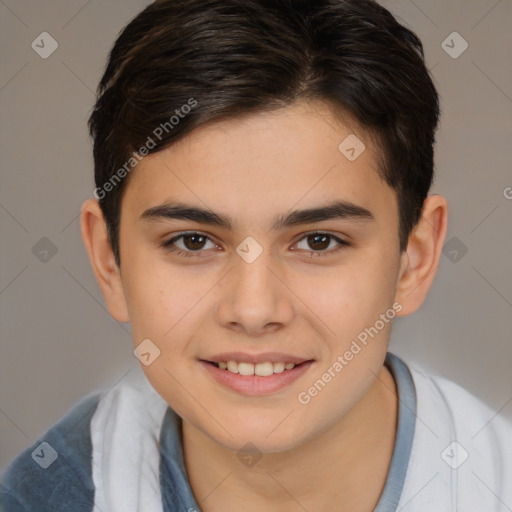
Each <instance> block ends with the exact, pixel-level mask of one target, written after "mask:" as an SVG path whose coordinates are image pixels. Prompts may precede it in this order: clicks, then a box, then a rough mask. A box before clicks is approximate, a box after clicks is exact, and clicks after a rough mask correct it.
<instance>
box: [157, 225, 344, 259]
mask: <svg viewBox="0 0 512 512" xmlns="http://www.w3.org/2000/svg"><path fill="white" fill-rule="evenodd" d="M187 235H200V236H203V237H206V238H207V240H209V241H211V242H213V241H212V240H210V237H209V236H207V235H205V234H204V233H200V232H198V231H187V232H185V233H181V234H179V235H178V236H175V237H173V238H171V239H170V240H167V241H165V242H163V243H162V247H163V248H164V249H166V250H168V251H170V252H172V253H174V254H176V255H178V256H185V257H187V258H188V257H195V258H197V257H199V258H201V257H202V256H201V253H202V252H204V250H202V249H199V250H197V251H183V250H182V249H179V248H177V247H176V246H175V245H174V243H175V242H176V241H178V240H179V239H181V238H183V237H185V236H187ZM314 235H325V236H328V237H330V238H331V239H333V240H335V241H336V242H338V244H339V245H338V247H337V248H335V249H331V250H323V251H313V250H311V251H310V252H311V253H312V255H313V254H317V255H318V256H320V257H323V256H326V255H330V254H333V253H337V252H339V251H341V250H343V249H344V248H346V247H349V246H350V245H351V244H349V243H348V242H346V241H345V240H342V239H341V238H339V237H337V236H335V235H333V234H332V233H329V232H325V231H313V232H311V233H306V234H305V235H304V236H303V237H302V238H300V239H299V240H298V241H297V242H296V243H299V242H301V241H302V240H304V239H305V238H308V237H309V236H314ZM302 250H304V249H302Z"/></svg>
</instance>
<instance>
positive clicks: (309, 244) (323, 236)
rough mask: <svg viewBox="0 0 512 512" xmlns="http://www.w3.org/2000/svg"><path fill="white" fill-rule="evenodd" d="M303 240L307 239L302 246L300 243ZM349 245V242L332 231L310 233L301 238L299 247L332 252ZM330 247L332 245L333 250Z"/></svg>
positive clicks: (320, 251) (319, 251)
mask: <svg viewBox="0 0 512 512" xmlns="http://www.w3.org/2000/svg"><path fill="white" fill-rule="evenodd" d="M303 241H305V243H304V244H303V246H302V247H301V246H300V244H301V243H303ZM332 242H335V244H334V248H332V247H333V246H332V245H331V244H332ZM348 245H350V244H349V243H348V242H345V241H344V240H342V239H341V238H338V237H337V236H334V235H333V234H331V233H310V234H309V235H306V236H304V237H303V238H301V240H299V242H298V245H297V247H298V248H299V249H301V250H305V251H313V252H317V253H327V254H330V253H333V252H336V251H338V250H340V249H343V247H344V246H348ZM329 247H331V250H327V249H328V248H329Z"/></svg>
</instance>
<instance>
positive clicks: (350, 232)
mask: <svg viewBox="0 0 512 512" xmlns="http://www.w3.org/2000/svg"><path fill="white" fill-rule="evenodd" d="M354 133H355V135H356V136H357V137H358V139H359V140H360V141H362V142H363V143H364V145H365V149H364V151H363V152H362V153H361V154H360V155H359V156H358V157H357V158H356V159H355V160H354V159H353V156H354V155H355V156H357V150H358V147H356V148H355V151H354V152H353V151H351V150H350V146H354V144H353V140H352V144H349V145H348V146H349V147H348V148H347V147H345V145H342V150H340V149H339V145H340V143H341V142H342V141H344V139H346V137H348V136H349V135H351V134H354ZM350 141H351V139H349V142H350ZM347 155H348V156H350V157H351V158H350V159H349V158H347ZM351 160H353V161H351ZM376 169H377V153H376V150H375V148H374V147H373V146H372V144H371V141H370V140H369V139H368V138H367V137H366V136H365V133H364V132H362V131H356V132H354V129H353V128H349V127H348V126H345V125H344V124H341V123H340V121H339V119H337V118H335V117H334V116H333V114H332V113H331V111H330V110H329V108H328V107H327V106H326V105H324V104H322V103H296V104H294V105H293V106H291V107H288V108H285V109H281V110H278V111H274V112H272V113H263V114H258V115H251V116H250V117H245V118H240V119H236V120H230V121H225V122H221V123H215V124H212V125H209V126H204V127H201V128H199V129H197V130H195V131H194V132H193V133H192V134H191V135H190V136H188V137H187V138H186V139H183V140H181V141H180V142H179V143H177V144H175V145H173V146H172V147H170V148H169V149H167V150H164V151H162V152H160V153H157V154H153V155H150V156H148V157H146V158H145V159H144V160H143V161H142V162H141V163H140V164H139V165H138V167H137V169H136V170H135V171H134V173H133V175H132V176H131V177H130V181H129V183H128V184H127V187H126V190H125V195H124V197H123V202H122V214H121V226H120V254H121V277H122V285H123V290H124V296H125V300H126V307H127V309H128V312H129V318H130V322H131V325H132V332H133V336H134V343H135V346H136V347H137V346H139V344H140V343H141V342H143V340H151V341H150V342H148V341H146V342H145V343H146V345H142V346H143V347H145V349H146V350H145V352H149V353H150V356H149V357H148V356H145V357H146V360H147V361H149V360H152V359H153V357H155V356H157V357H156V358H155V359H154V360H153V361H152V362H151V363H150V364H148V365H147V366H146V365H142V368H143V370H144V372H145V374H146V376H147V378H148V379H149V381H150V383H151V384H152V385H153V387H154V388H155V389H156V390H157V392H158V393H159V394H160V395H161V396H162V397H163V398H164V399H165V400H166V401H167V402H168V404H169V405H170V406H171V407H172V408H173V409H174V410H175V411H176V412H177V413H178V414H179V415H180V416H181V417H182V418H184V420H185V421H187V422H189V424H191V425H193V426H194V427H195V428H197V429H198V430H200V431H202V432H203V433H205V434H206V435H207V436H209V437H210V438H212V439H214V440H216V441H217V442H218V443H220V444H221V445H224V446H225V447H228V448H231V449H234V450H236V449H239V448H240V447H241V446H243V445H244V444H246V443H247V442H252V443H254V444H255V445H256V446H257V447H258V448H259V449H260V450H261V451H262V452H272V451H281V450H286V449H291V448H293V447H295V446H298V445H300V444H301V443H304V442H305V441H307V440H308V439H312V438H314V437H315V436H317V435H319V434H320V433H321V432H323V431H326V430H327V429H329V428H331V427H333V426H334V425H335V424H337V423H338V422H339V421H340V420H342V418H343V417H344V416H345V415H346V414H347V413H348V412H349V411H350V410H351V409H352V408H353V407H354V405H355V404H356V403H357V402H358V401H359V400H360V399H361V397H362V396H364V394H365V393H366V391H368V389H369V388H370V387H371V385H372V384H373V382H374V380H375V376H376V374H378V373H379V371H380V369H381V367H382V363H383V360H384V358H385V355H386V351H387V344H388V338H389V334H390V328H391V319H392V318H393V317H394V316H395V313H396V312H397V311H399V306H398V309H397V304H396V303H395V293H396V284H397V279H398V274H399V269H400V254H399V250H398V247H399V244H398V206H397V200H396V196H395V192H394V191H393V190H392V189H391V188H389V187H388V186H387V185H386V184H385V183H384V182H383V181H382V180H381V179H380V178H379V176H378V174H377V171H376ZM327 207H332V208H329V209H326V208H327ZM205 211H206V214H205ZM308 211H309V213H307V212H308ZM208 213H209V215H207V214H208ZM394 303H395V308H393V304H394ZM357 347H358V348H357ZM158 351H159V352H158ZM158 354H159V355H158ZM226 363H227V364H228V369H224V368H225V365H226ZM237 363H242V364H237ZM293 364H295V366H294V367H293V368H292V366H293ZM285 365H286V366H285ZM236 372H238V373H236ZM251 373H256V374H253V375H247V374H251Z"/></svg>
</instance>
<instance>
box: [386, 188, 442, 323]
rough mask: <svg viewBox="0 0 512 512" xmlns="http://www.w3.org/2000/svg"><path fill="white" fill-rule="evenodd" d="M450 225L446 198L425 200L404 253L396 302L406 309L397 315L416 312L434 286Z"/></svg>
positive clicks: (432, 197)
mask: <svg viewBox="0 0 512 512" xmlns="http://www.w3.org/2000/svg"><path fill="white" fill-rule="evenodd" d="M447 226H448V203H447V201H446V199H445V198H444V197H443V196H440V195H431V196H428V197H427V198H426V199H425V202H424V204H423V211H422V216H421V219H420V221H419V222H418V224H417V225H416V227H415V228H414V229H413V231H412V233H411V235H410V236H409V242H408V245H407V250H406V252H405V253H404V254H402V258H401V267H400V273H399V279H398V283H397V291H396V296H395V300H397V301H398V302H400V304H402V306H403V309H402V311H401V312H400V314H399V315H397V316H407V315H409V314H411V313H414V312H415V311H416V310H417V309H418V308H419V307H420V306H421V304H422V303H423V301H424V300H425V297H426V295H427V293H428V290H429V289H430V286H431V285H432V282H433V280H434V276H435V274H436V270H437V267H438V266H439V261H440V258H441V251H442V248H443V242H444V238H445V236H446V230H447Z"/></svg>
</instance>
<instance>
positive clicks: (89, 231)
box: [80, 199, 129, 322]
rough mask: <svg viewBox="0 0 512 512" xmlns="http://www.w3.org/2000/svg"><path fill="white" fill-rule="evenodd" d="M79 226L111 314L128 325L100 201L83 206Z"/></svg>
mask: <svg viewBox="0 0 512 512" xmlns="http://www.w3.org/2000/svg"><path fill="white" fill-rule="evenodd" d="M80 225H81V229H82V239H83V241H84V245H85V248H86V249H87V253H88V255H89V259H90V261H91V265H92V268H93V270H94V274H95V276H96V279H97V280H98V284H99V285H100V288H101V291H102V293H103V297H104V298H105V302H106V303H107V308H108V311H109V313H110V314H111V315H112V316H113V317H114V318H115V319H116V320H117V321H118V322H128V321H129V316H128V308H127V304H126V298H125V295H124V289H123V283H122V280H121V272H120V269H119V267H118V266H117V264H116V261H115V257H114V253H113V251H112V246H111V245H110V241H109V238H108V234H107V224H106V222H105V219H104V217H103V212H102V211H101V208H100V205H99V203H98V201H97V200H95V199H89V200H87V201H85V203H84V204H83V205H82V213H81V220H80Z"/></svg>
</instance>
